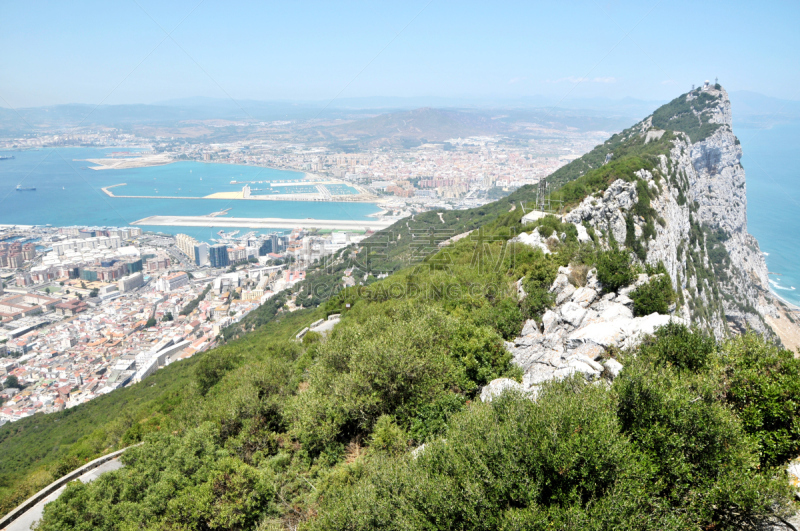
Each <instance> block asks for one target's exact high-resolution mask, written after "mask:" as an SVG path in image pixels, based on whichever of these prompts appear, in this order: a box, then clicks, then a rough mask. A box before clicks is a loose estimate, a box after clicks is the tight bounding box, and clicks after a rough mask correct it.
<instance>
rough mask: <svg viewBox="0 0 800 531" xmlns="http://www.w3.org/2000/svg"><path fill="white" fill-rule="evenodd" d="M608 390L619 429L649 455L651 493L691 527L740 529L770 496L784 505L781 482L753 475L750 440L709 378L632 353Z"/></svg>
mask: <svg viewBox="0 0 800 531" xmlns="http://www.w3.org/2000/svg"><path fill="white" fill-rule="evenodd" d="M614 389H615V391H616V392H617V393H618V396H619V405H618V413H617V415H618V417H619V421H620V428H621V431H622V432H623V433H625V434H626V435H627V436H628V437H630V440H631V441H632V443H633V444H634V446H635V447H636V448H637V449H638V450H639V451H641V452H642V453H644V454H645V455H648V456H649V459H648V466H649V467H650V474H651V478H652V483H651V484H650V486H649V489H648V490H649V491H650V495H652V496H654V497H657V498H659V499H661V500H662V502H665V503H667V504H668V505H669V506H670V507H672V508H674V509H679V510H681V511H685V512H686V514H687V515H688V517H689V518H690V519H691V520H692V521H693V523H694V526H696V527H697V528H701V527H709V528H710V527H714V528H726V529H741V528H743V527H748V526H750V525H753V524H754V523H755V522H757V521H758V519H759V515H761V514H767V513H769V512H770V510H771V507H772V505H773V504H774V503H775V500H784V501H783V503H784V504H785V503H786V499H787V496H786V495H787V494H788V489H787V485H786V482H785V480H782V481H781V480H779V479H778V477H775V476H772V475H771V474H767V475H762V474H760V473H759V471H758V458H757V453H756V451H755V450H756V448H755V445H754V444H753V442H752V440H751V439H750V438H749V437H748V436H747V435H746V433H745V431H744V429H743V427H742V423H741V421H740V420H739V418H737V416H736V414H735V413H734V412H733V411H731V409H730V408H728V407H727V405H726V404H724V403H721V402H720V401H719V400H717V390H718V387H717V381H716V380H715V378H713V377H710V376H708V375H706V374H702V373H701V374H690V373H687V372H681V371H676V370H674V369H672V368H669V367H653V366H652V365H651V364H650V363H648V362H647V360H645V359H643V358H636V359H634V360H629V362H628V364H627V365H626V366H625V371H624V377H621V378H619V379H617V380H616V381H615V382H614ZM712 524H713V525H712Z"/></svg>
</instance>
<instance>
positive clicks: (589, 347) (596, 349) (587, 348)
mask: <svg viewBox="0 0 800 531" xmlns="http://www.w3.org/2000/svg"><path fill="white" fill-rule="evenodd" d="M605 352H606V349H604V348H603V347H601V346H600V345H595V344H594V343H591V342H589V343H583V344H582V345H580V346H579V347H578V348H576V349H575V350H573V351H572V353H573V354H576V355H579V356H583V357H585V358H589V359H591V360H595V361H596V360H599V359H600V358H602V357H603V354H605Z"/></svg>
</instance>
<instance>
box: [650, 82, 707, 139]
mask: <svg viewBox="0 0 800 531" xmlns="http://www.w3.org/2000/svg"><path fill="white" fill-rule="evenodd" d="M689 96H690V99H687V94H683V95H681V96H678V97H677V98H675V99H674V100H672V101H671V102H669V103H668V104H666V105H662V106H661V107H659V108H658V109H657V110H656V112H654V113H653V127H657V128H659V129H668V130H670V131H682V132H684V133H686V134H688V135H689V138H690V139H691V141H692V142H700V141H702V140H705V139H706V138H708V137H709V136H711V135H712V134H714V131H716V130H717V129H718V128H719V127H720V126H719V124H712V123H710V122H709V118H711V116H710V113H709V112H708V110H709V109H710V108H711V107H713V106H714V105H716V104H717V103H718V102H719V98H718V97H715V96H712V95H711V94H709V93H708V92H703V91H702V89H700V88H697V89H695V90H693V91H692V92H690V93H689Z"/></svg>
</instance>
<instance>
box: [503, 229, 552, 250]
mask: <svg viewBox="0 0 800 531" xmlns="http://www.w3.org/2000/svg"><path fill="white" fill-rule="evenodd" d="M511 241H512V242H519V243H524V244H525V245H528V246H530V247H533V248H538V249H541V250H542V252H543V253H544V254H550V248H549V247H548V246H547V244H546V243H545V242H544V240H543V239H542V237H541V235H539V230H538V229H534V230H533V231H531V232H530V233H526V232H523V233H521V234H520V235H518V236H517V237H516V238H514V239H512V240H511Z"/></svg>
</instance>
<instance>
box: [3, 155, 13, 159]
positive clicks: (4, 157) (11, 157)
mask: <svg viewBox="0 0 800 531" xmlns="http://www.w3.org/2000/svg"><path fill="white" fill-rule="evenodd" d="M13 158H14V155H11V156H10V157H6V156H5V155H0V160H11V159H13Z"/></svg>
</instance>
